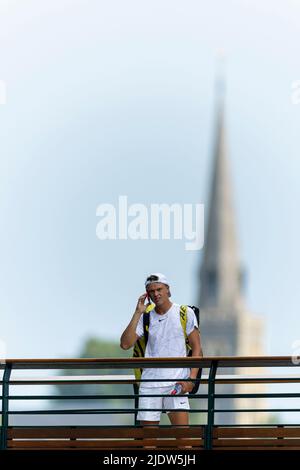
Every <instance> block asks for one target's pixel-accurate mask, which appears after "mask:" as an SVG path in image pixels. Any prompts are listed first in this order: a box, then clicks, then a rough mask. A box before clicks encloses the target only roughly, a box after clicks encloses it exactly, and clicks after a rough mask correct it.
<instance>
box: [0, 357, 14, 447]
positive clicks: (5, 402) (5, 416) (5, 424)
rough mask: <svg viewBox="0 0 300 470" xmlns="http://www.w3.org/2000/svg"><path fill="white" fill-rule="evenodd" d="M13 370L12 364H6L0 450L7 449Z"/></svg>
mask: <svg viewBox="0 0 300 470" xmlns="http://www.w3.org/2000/svg"><path fill="white" fill-rule="evenodd" d="M11 370H12V364H11V363H9V364H7V363H6V364H5V369H4V373H3V383H2V425H1V441H0V449H1V450H5V449H6V448H7V428H8V405H9V380H10V375H11Z"/></svg>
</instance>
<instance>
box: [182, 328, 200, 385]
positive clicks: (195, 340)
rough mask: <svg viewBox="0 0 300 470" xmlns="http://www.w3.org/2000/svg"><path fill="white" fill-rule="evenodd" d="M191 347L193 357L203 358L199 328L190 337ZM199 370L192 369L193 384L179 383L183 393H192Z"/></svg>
mask: <svg viewBox="0 0 300 470" xmlns="http://www.w3.org/2000/svg"><path fill="white" fill-rule="evenodd" d="M188 339H189V345H190V346H191V348H192V357H196V356H197V357H203V351H202V346H201V339H200V331H199V330H198V328H196V327H195V328H194V329H193V331H192V332H191V333H190V334H189V335H188ZM198 370H199V368H195V367H194V368H192V369H191V372H190V379H191V382H180V381H179V382H177V383H179V384H180V385H181V387H182V391H181V393H188V392H191V391H192V390H193V388H194V382H192V381H194V380H196V378H197V373H198Z"/></svg>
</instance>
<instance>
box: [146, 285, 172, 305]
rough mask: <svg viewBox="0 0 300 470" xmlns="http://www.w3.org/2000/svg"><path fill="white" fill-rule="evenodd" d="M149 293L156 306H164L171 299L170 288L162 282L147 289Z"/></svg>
mask: <svg viewBox="0 0 300 470" xmlns="http://www.w3.org/2000/svg"><path fill="white" fill-rule="evenodd" d="M147 292H148V294H149V296H150V298H151V300H152V302H154V303H155V305H157V306H159V305H162V304H164V302H166V300H168V299H169V287H168V286H166V284H162V283H161V282H153V283H152V284H150V285H149V286H148V287H147Z"/></svg>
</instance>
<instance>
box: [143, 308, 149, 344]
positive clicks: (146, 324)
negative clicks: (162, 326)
mask: <svg viewBox="0 0 300 470" xmlns="http://www.w3.org/2000/svg"><path fill="white" fill-rule="evenodd" d="M149 325H150V313H149V312H145V313H144V314H143V329H144V338H145V345H146V344H147V342H148V336H149Z"/></svg>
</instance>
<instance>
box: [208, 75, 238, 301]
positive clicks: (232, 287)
mask: <svg viewBox="0 0 300 470" xmlns="http://www.w3.org/2000/svg"><path fill="white" fill-rule="evenodd" d="M217 85H218V90H217V91H218V102H217V119H216V121H217V122H216V138H215V148H214V162H213V174H212V181H211V189H210V198H209V211H208V213H207V211H206V217H207V218H206V221H205V222H206V236H205V244H204V252H203V258H202V266H201V271H200V281H201V290H200V305H201V307H202V308H207V307H220V308H221V309H225V310H227V309H230V310H231V309H234V307H235V306H237V305H238V304H239V303H240V300H241V289H240V277H241V276H240V273H241V271H240V265H239V256H238V246H237V237H236V228H235V215H234V209H233V197H232V184H231V179H230V174H229V167H228V157H227V147H226V135H225V123H224V83H223V82H222V81H219V83H218V84H217Z"/></svg>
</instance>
